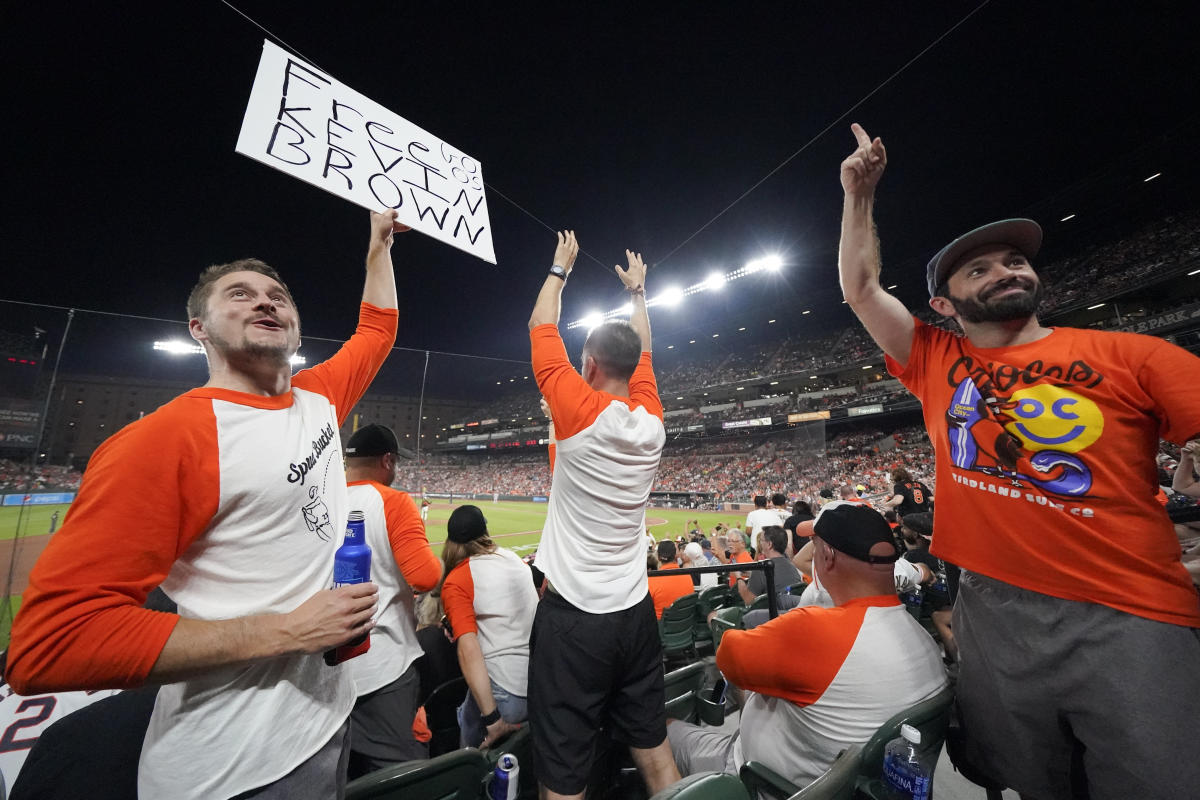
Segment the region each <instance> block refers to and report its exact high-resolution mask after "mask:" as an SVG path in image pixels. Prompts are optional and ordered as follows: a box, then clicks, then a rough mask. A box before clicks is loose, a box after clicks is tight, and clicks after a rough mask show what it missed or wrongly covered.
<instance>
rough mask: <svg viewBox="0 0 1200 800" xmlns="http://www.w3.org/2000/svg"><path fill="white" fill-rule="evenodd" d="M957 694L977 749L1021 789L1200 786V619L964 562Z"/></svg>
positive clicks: (1120, 792)
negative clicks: (1173, 621)
mask: <svg viewBox="0 0 1200 800" xmlns="http://www.w3.org/2000/svg"><path fill="white" fill-rule="evenodd" d="M953 626H954V638H955V639H956V640H957V641H958V645H959V650H960V654H961V666H960V673H959V680H958V688H957V693H958V703H959V708H960V711H961V714H962V722H963V728H964V732H965V733H966V737H967V739H966V747H967V752H968V754H969V756H970V757H971V760H972V761H974V762H975V763H976V764H977V765H978V766H979V767H980V768H981V769H983V770H984V771H985V772H986V773H988V774H990V775H992V776H993V777H994V779H995V780H996V781H998V782H1000V783H1003V784H1004V785H1006V786H1008V787H1010V788H1012V789H1015V790H1017V791H1018V792H1020V793H1021V794H1023V795H1026V796H1030V797H1035V798H1069V797H1072V796H1073V795H1072V789H1071V787H1072V785H1073V784H1074V785H1075V786H1080V785H1083V784H1086V786H1087V789H1088V794H1089V796H1090V798H1091V800H1118V798H1119V799H1120V800H1130V799H1131V798H1137V800H1158V799H1161V800H1178V798H1184V797H1197V796H1200V757H1197V755H1196V745H1197V742H1200V691H1198V690H1197V688H1196V682H1197V680H1198V679H1200V631H1197V630H1196V629H1194V628H1185V627H1182V626H1179V625H1170V624H1167V623H1163V622H1155V621H1153V620H1148V619H1145V618H1143V617H1137V616H1134V615H1132V614H1127V613H1125V612H1123V611H1118V610H1116V609H1113V608H1109V607H1107V606H1102V605H1096V604H1093V603H1083V602H1076V601H1072V600H1062V599H1059V598H1057V597H1050V596H1048V595H1044V594H1039V593H1037V592H1031V591H1028V590H1026V589H1021V588H1018V587H1016V586H1012V585H1010V584H1007V583H1003V582H1001V581H997V580H993V579H991V578H986V577H984V576H982V575H977V574H971V573H967V572H963V574H962V581H961V584H960V587H959V595H958V600H957V602H956V603H955V606H954V620H953Z"/></svg>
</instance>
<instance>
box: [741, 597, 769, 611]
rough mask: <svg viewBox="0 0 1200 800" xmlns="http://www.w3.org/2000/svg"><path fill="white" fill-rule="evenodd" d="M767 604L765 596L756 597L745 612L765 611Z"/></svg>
mask: <svg viewBox="0 0 1200 800" xmlns="http://www.w3.org/2000/svg"><path fill="white" fill-rule="evenodd" d="M767 602H768V601H767V596H766V595H765V594H760V595H759V596H758V597H756V598H754V602H752V603H751V604H750V605H749V606H748V607H747V609H746V610H747V611H766V610H767Z"/></svg>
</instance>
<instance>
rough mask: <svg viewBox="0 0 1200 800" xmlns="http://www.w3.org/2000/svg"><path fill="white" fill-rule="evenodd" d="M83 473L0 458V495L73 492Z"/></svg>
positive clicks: (70, 469)
mask: <svg viewBox="0 0 1200 800" xmlns="http://www.w3.org/2000/svg"><path fill="white" fill-rule="evenodd" d="M82 479H83V473H82V472H80V471H79V470H76V469H73V468H71V467H60V466H54V465H51V464H38V465H37V466H34V467H31V466H29V464H28V463H21V462H18V461H12V460H10V459H7V458H0V494H6V493H8V494H14V493H17V492H73V491H75V490H76V489H78V488H79V482H80V481H81V480H82Z"/></svg>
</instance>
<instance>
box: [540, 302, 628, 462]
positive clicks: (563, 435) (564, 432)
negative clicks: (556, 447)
mask: <svg viewBox="0 0 1200 800" xmlns="http://www.w3.org/2000/svg"><path fill="white" fill-rule="evenodd" d="M529 342H530V346H531V350H532V354H533V377H534V379H535V380H536V381H537V385H538V389H540V390H541V392H542V396H543V397H545V398H546V402H547V403H549V404H550V418H551V419H553V420H554V438H555V439H557V440H559V441H562V440H563V439H568V438H570V437H572V436H574V435H575V434H577V433H579V432H580V431H581V430H583V429H584V428H586V427H587V426H589V425H591V424H592V423H593V422H595V420H596V417H598V416H600V412H601V411H603V410H604V409H605V408H606V407H607V406H608V404H609V403H610V402H611V401H612V399H613V397H612V395H606V394H603V393H601V392H597V391H596V390H595V389H593V388H592V387H590V386H588V385H587V383H586V382H585V381H584V380H583V377H582V376H581V375H580V374H579V373H578V372H576V371H575V368H574V367H572V366H571V360H570V359H569V358H567V348H566V347H565V346H564V345H563V340H562V336H561V335H559V332H558V326H557V325H551V324H549V323H547V324H545V325H538V326H537V327H536V328H534V329H533V330H531V331H530V332H529Z"/></svg>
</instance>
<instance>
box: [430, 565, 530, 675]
mask: <svg viewBox="0 0 1200 800" xmlns="http://www.w3.org/2000/svg"><path fill="white" fill-rule="evenodd" d="M537 603H538V594H537V590H536V589H535V588H534V587H533V577H532V573H531V572H530V570H529V567H528V566H527V565H526V564H525V562H524V561H522V560H521V559H520V557H519V556H517V554H516V553H514V552H513V551H511V550H506V549H505V548H503V547H498V548H496V550H495V552H492V553H483V554H481V555H477V556H471V557H470V558H468V559H465V560H463V561H460V562H459V563H458V565H457V566H455V567H454V569H452V570H450V574H449V575H447V576H446V580H445V582H444V583H443V584H442V605H443V606H444V607H445V609H446V616H447V617H449V619H450V629H451V630H452V631H454V638H455V640H456V641H457V639H458V637H460V636H462V635H463V634H466V633H473V634H475V635H476V636H477V637H478V639H479V649H480V650H481V651H482V652H483V663H484V665H485V666H486V667H487V673H488V677H489V678H491V679H492V680H493V681H494V682H495V683H496V684H497V685H498V686H500V687H501V688H502V689H504V690H505V691H507V692H508V693H509V694H513V695H516V696H517V697H526V696H528V693H529V635H530V634H531V633H532V632H533V615H534V612H535V611H537Z"/></svg>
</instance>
